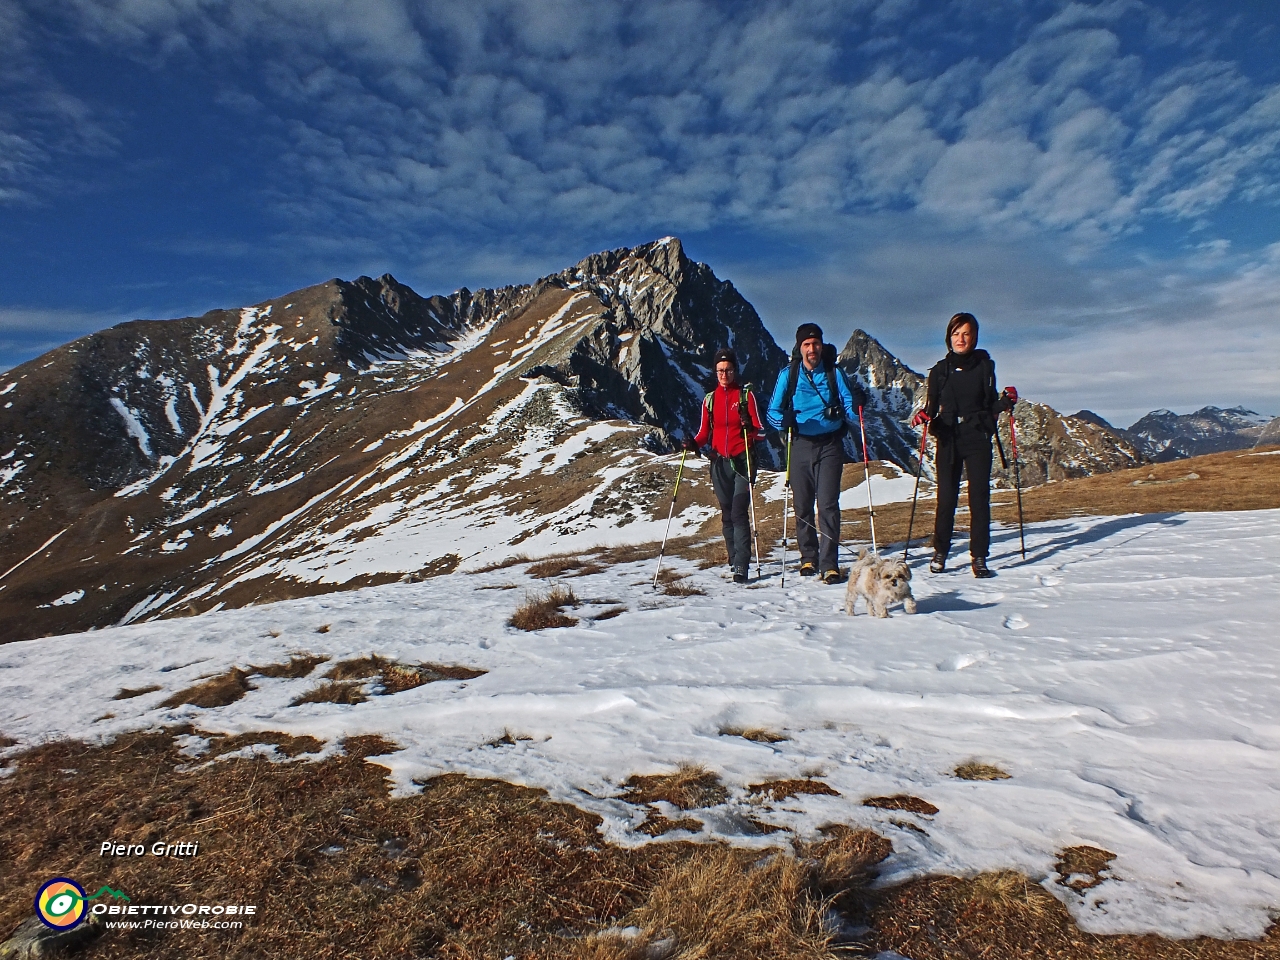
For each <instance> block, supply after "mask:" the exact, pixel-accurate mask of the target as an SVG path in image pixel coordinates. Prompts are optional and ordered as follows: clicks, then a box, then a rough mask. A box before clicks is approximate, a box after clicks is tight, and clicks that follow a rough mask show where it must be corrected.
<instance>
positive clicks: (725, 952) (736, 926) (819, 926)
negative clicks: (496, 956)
mask: <svg viewBox="0 0 1280 960" xmlns="http://www.w3.org/2000/svg"><path fill="white" fill-rule="evenodd" d="M809 880H810V873H809V869H808V867H807V866H806V865H805V864H804V863H803V862H801V861H799V860H797V859H796V858H795V857H792V856H787V855H785V854H780V853H775V854H771V855H768V856H766V857H764V858H763V859H761V858H759V855H758V854H753V853H751V852H748V851H742V850H733V849H729V848H725V847H718V846H717V847H710V848H703V849H702V850H701V851H699V852H698V853H697V854H694V855H690V856H689V857H688V858H687V859H683V860H681V861H679V862H678V863H676V864H675V865H674V866H673V867H672V868H671V869H670V870H669V871H668V872H667V874H666V875H665V876H664V877H662V879H661V880H660V881H659V882H658V883H657V884H655V885H654V886H653V888H652V889H651V891H650V892H649V898H648V900H647V901H646V902H645V904H644V905H643V906H642V907H640V908H639V909H637V910H635V911H633V912H632V913H631V914H630V915H629V916H628V917H627V918H626V922H627V924H628V925H630V926H633V927H639V928H640V929H641V931H642V933H641V935H640V936H639V937H631V938H626V937H622V936H618V935H613V936H609V935H604V936H599V937H596V938H592V941H588V942H587V943H586V944H583V946H582V947H580V948H579V950H578V951H576V952H575V953H574V954H571V955H570V956H571V957H572V958H573V960H587V958H590V960H640V958H647V957H655V958H656V957H672V958H674V957H681V958H686V957H687V958H691V960H692V958H725V960H728V958H738V957H743V958H746V957H753V958H754V957H768V958H771V960H819V958H822V960H827V958H830V957H831V954H830V952H829V951H828V949H827V945H828V943H829V941H830V939H831V938H830V934H829V933H828V932H826V930H825V929H824V927H823V922H822V921H823V905H822V904H821V902H820V901H819V900H818V899H817V898H815V897H813V896H811V895H810V894H809V892H808V890H809V886H810V884H809Z"/></svg>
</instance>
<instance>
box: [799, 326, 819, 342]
mask: <svg viewBox="0 0 1280 960" xmlns="http://www.w3.org/2000/svg"><path fill="white" fill-rule="evenodd" d="M813 339H817V340H819V341H821V340H822V328H821V327H820V326H818V325H817V324H816V323H802V324H800V326H798V327H796V346H797V347H798V346H800V344H802V343H804V342H805V341H806V340H813Z"/></svg>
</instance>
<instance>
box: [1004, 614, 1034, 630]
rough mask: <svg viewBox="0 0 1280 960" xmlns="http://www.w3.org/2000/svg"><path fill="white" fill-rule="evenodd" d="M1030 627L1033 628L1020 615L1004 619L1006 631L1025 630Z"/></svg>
mask: <svg viewBox="0 0 1280 960" xmlns="http://www.w3.org/2000/svg"><path fill="white" fill-rule="evenodd" d="M1029 626H1031V624H1029V623H1027V621H1026V620H1024V619H1023V617H1022V614H1020V613H1015V614H1014V615H1013V616H1011V617H1005V618H1004V628H1005V629H1006V630H1025V629H1027V627H1029Z"/></svg>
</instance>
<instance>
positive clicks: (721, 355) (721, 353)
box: [711, 347, 738, 370]
mask: <svg viewBox="0 0 1280 960" xmlns="http://www.w3.org/2000/svg"><path fill="white" fill-rule="evenodd" d="M724 362H728V363H731V364H733V369H735V370H737V369H738V355H737V354H736V353H734V352H733V351H732V350H730V349H729V348H728V347H721V348H720V349H719V350H717V351H716V355H715V357H714V358H713V359H712V361H711V369H712V370H714V369H715V368H716V366H717V365H718V364H720V363H724Z"/></svg>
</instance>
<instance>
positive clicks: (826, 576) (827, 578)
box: [822, 570, 844, 586]
mask: <svg viewBox="0 0 1280 960" xmlns="http://www.w3.org/2000/svg"><path fill="white" fill-rule="evenodd" d="M843 579H844V577H843V576H842V575H841V573H840V571H839V570H827V571H826V572H825V573H823V574H822V582H823V583H825V584H826V585H827V586H831V585H832V584H834V583H839V582H840V581H842V580H843Z"/></svg>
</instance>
